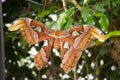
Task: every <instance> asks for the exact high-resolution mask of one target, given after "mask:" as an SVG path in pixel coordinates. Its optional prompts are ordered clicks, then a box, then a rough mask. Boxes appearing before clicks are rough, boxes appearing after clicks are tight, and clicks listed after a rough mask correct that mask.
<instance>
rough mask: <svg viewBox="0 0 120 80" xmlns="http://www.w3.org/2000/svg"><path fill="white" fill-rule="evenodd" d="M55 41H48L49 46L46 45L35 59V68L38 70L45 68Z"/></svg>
mask: <svg viewBox="0 0 120 80" xmlns="http://www.w3.org/2000/svg"><path fill="white" fill-rule="evenodd" d="M52 42H53V39H47V45H44V46H43V47H42V48H41V49H40V50H39V52H38V53H37V55H36V56H35V58H34V63H35V66H36V68H37V69H38V70H40V69H41V68H43V67H45V66H46V65H47V63H48V59H49V56H50V53H51V47H52Z"/></svg>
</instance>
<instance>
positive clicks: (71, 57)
mask: <svg viewBox="0 0 120 80" xmlns="http://www.w3.org/2000/svg"><path fill="white" fill-rule="evenodd" d="M81 55H82V52H79V51H77V50H75V49H74V48H73V47H71V48H70V49H69V50H68V51H67V52H66V53H65V55H64V57H63V59H62V63H61V68H62V69H63V70H64V71H65V72H66V73H68V72H70V71H71V69H72V68H73V67H74V66H75V65H76V64H77V62H78V60H79V58H80V57H81Z"/></svg>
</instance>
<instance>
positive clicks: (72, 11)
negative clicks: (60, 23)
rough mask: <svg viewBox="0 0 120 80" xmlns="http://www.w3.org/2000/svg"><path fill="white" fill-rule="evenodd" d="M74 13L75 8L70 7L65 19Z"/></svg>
mask: <svg viewBox="0 0 120 80" xmlns="http://www.w3.org/2000/svg"><path fill="white" fill-rule="evenodd" d="M74 11H75V7H72V8H70V9H68V10H67V11H66V12H65V14H66V16H67V17H71V16H72V15H73V14H74Z"/></svg>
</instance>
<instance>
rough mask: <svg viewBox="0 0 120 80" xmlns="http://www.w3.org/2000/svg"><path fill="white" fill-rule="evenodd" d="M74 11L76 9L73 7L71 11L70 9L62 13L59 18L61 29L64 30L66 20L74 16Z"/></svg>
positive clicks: (58, 22)
mask: <svg viewBox="0 0 120 80" xmlns="http://www.w3.org/2000/svg"><path fill="white" fill-rule="evenodd" d="M74 10H75V8H74V7H72V8H70V9H68V10H67V11H66V12H64V13H61V14H60V15H59V16H58V21H57V24H59V29H62V28H63V26H64V24H65V23H66V20H67V19H68V18H69V17H71V16H72V15H73V14H74Z"/></svg>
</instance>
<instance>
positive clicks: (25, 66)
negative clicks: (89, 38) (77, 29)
mask: <svg viewBox="0 0 120 80" xmlns="http://www.w3.org/2000/svg"><path fill="white" fill-rule="evenodd" d="M63 1H64V0H63ZM72 1H73V0H69V1H67V0H66V2H65V4H66V8H67V10H64V8H63V4H62V1H60V0H22V1H21V0H6V1H5V2H3V3H2V4H3V18H4V19H3V20H4V24H7V23H10V22H12V21H13V20H15V19H16V18H21V17H29V18H32V19H36V20H38V21H40V22H43V23H44V24H46V25H47V26H48V27H50V28H52V29H59V30H66V29H69V28H70V27H72V26H76V25H77V26H78V25H83V24H89V25H95V26H97V27H98V28H100V29H101V30H103V31H104V32H105V33H108V34H106V42H105V43H100V44H99V45H97V46H94V47H92V48H88V49H87V50H85V51H84V53H83V55H82V57H81V58H80V60H79V62H78V64H77V71H76V72H77V79H78V80H82V79H88V80H95V79H98V80H105V79H107V80H119V76H120V73H119V71H120V70H119V66H120V65H118V62H119V61H116V59H115V58H114V56H113V55H114V54H115V53H111V52H110V51H111V49H113V48H114V45H115V44H112V40H111V37H118V38H119V36H120V31H119V30H120V28H119V27H120V26H119V25H120V23H117V24H118V26H116V25H113V22H114V21H115V20H119V19H120V14H119V13H120V0H77V3H78V6H80V7H81V8H82V10H81V11H80V10H79V9H78V8H77V7H76V5H74V3H73V2H72ZM74 1H75V0H74ZM51 14H52V15H57V16H56V17H53V16H52V17H50V15H51ZM55 18H57V20H54V19H55ZM4 34H5V37H4V38H5V39H4V40H5V53H6V54H5V63H6V64H5V65H6V70H5V72H6V80H14V79H16V80H39V79H41V80H45V79H47V80H49V79H51V78H52V79H53V80H54V79H62V80H73V74H74V72H73V71H71V72H70V73H68V74H65V73H64V72H63V71H62V70H61V68H60V67H59V66H60V63H61V61H60V57H59V56H56V55H57V53H56V52H53V51H52V54H51V57H50V62H49V64H48V66H46V68H44V69H42V70H41V71H40V73H39V71H37V69H36V68H35V67H34V64H33V58H34V55H35V53H31V52H30V51H31V50H34V51H38V50H39V49H40V47H41V45H42V43H40V44H36V45H32V46H29V45H28V44H27V43H26V42H25V40H24V39H23V38H22V36H21V34H20V32H9V31H8V30H7V27H6V26H5V27H4ZM118 40H119V39H118ZM116 45H119V44H116ZM117 47H119V46H117ZM115 48H116V47H115ZM116 49H117V48H116ZM113 52H114V51H113ZM110 53H111V54H110ZM118 53H120V52H118ZM116 55H117V57H118V58H119V57H120V55H118V54H116Z"/></svg>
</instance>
